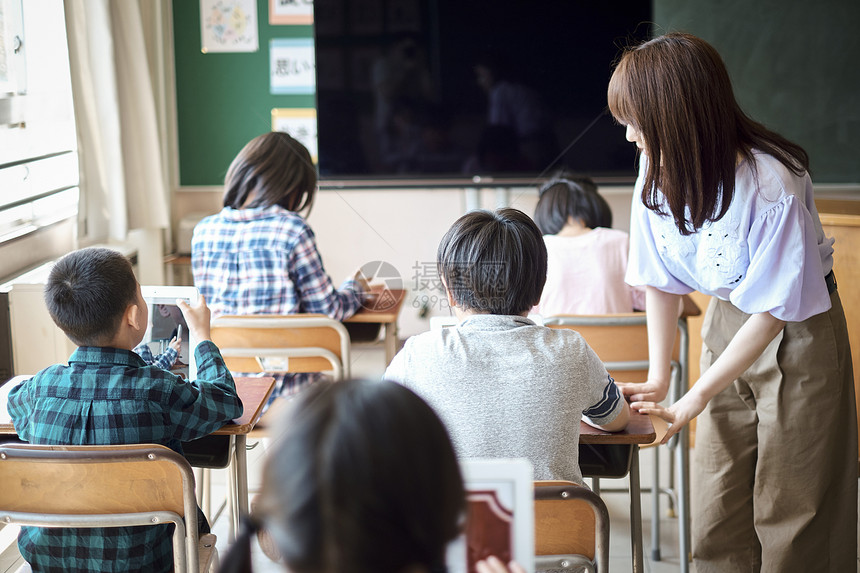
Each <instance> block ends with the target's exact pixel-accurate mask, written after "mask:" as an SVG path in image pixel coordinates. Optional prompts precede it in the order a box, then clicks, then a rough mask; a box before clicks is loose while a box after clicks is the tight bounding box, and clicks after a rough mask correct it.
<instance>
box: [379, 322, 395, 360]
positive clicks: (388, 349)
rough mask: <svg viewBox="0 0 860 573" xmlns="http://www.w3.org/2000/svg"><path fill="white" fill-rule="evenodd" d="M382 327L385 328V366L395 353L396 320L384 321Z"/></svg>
mask: <svg viewBox="0 0 860 573" xmlns="http://www.w3.org/2000/svg"><path fill="white" fill-rule="evenodd" d="M382 327H383V328H384V329H385V366H386V367H387V366H388V365H389V364H391V361H392V360H393V359H394V355H395V354H397V321H394V322H384V323H383V324H382Z"/></svg>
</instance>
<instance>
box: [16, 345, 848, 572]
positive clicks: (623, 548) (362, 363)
mask: <svg viewBox="0 0 860 573" xmlns="http://www.w3.org/2000/svg"><path fill="white" fill-rule="evenodd" d="M352 358H353V364H352V373H353V376H356V377H368V378H375V379H376V378H379V377H380V376H381V374H382V369H383V362H384V358H383V353H382V351H381V348H380V347H366V348H359V349H357V350H354V351H353V357H352ZM254 443H255V442H253V441H249V445H253V444H254ZM265 446H266V444H265V442H261V443H258V444H257V445H256V446H255V447H254V448H253V449H251V450H250V451H249V452H248V462H249V484H250V489H251V491H252V495H253V492H254V491H255V490H257V489H258V488H259V483H260V468H261V467H262V461H263V457H264V454H265ZM664 452H666V450H662V451H661V455H660V469H661V472H662V474H661V475H662V476H666V475H668V458H669V456H668V455H666V454H665V453H664ZM653 460H654V456H653V452H650V451H647V450H646V451H643V452H642V453H641V455H640V461H641V471H640V473H641V482H642V487H643V488H647V487H650V485H651V475H652V474H651V470H652V467H653V463H654V461H653ZM225 479H226V471H225V470H216V471H215V472H214V474H213V480H212V481H213V496H212V499H213V505H217V504H218V503H220V502H219V501H217V500H223V498H224V494H225ZM626 482H627V480H626V479H622V480H601V488H602V489H603V490H604V491H603V492H602V497H603V499H604V501H605V502H606V505H607V507H608V509H609V515H610V546H609V547H610V570H611V571H616V572H623V571H631V570H632V565H631V555H632V550H631V546H630V526H629V521H628V515H629V497H628V495H627V494H626V493H609V492H606V491H605V490H606V489H608V488H617V487H623V486H626ZM667 509H668V501H667V498H666V496H661V507H660V535H661V538H662V539H661V554H662V555H661V560H660V561H656V560H654V559H653V558H652V555H651V498H650V495H649V494H647V493H643V494H642V527H643V533H644V544H645V552H644V553H645V555H644V557H645V571H646V572H647V573H675V572H677V571H679V570H680V557H679V555H678V520H677V519H676V518H674V517H670V516H669V515H668V514H667ZM228 527H229V526H228V524H227V518H226V515H225V514H223V513H222V514H221V515H220V516H218V517H217V518H216V519H215V521H214V523H213V528H212V529H213V533H215V534H216V535H217V537H218V544H217V546H218V550H219V552H220V553H221V555H222V556H223V555H224V553H225V551H226V549H227V546H228V539H229V531H228ZM16 531H17V529H16V528H15V527H14V526H8V527H6V528H3V529H0V573H6V572H14V571H16V570H17V568H18V567H19V566H20V565H21V564H22V560H21V558H20V555H18V552H17V549H16V547H15V543H14V539H15V535H16ZM252 552H253V559H254V571H255V573H275V572H278V573H282V572H283V569H282V568H281V567H280V566H279V565H277V564H275V563H272V562H271V561H269V559H268V558H267V557H266V556H265V555H264V554H263V552H262V550H261V549H260V548H259V545H258V544H257V543H253V544H252ZM690 571H692V572H695V567H694V566H693V565H692V563H691V564H690ZM858 571H860V562H858Z"/></svg>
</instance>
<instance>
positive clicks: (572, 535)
mask: <svg viewBox="0 0 860 573" xmlns="http://www.w3.org/2000/svg"><path fill="white" fill-rule="evenodd" d="M595 565H596V566H597V571H600V573H604V572H605V571H608V567H609V512H608V510H607V509H606V504H604V503H603V500H602V499H600V496H598V495H597V494H596V493H594V492H593V491H591V490H590V489H588V488H587V487H583V486H581V485H577V484H575V483H573V482H569V481H536V482H535V569H556V568H570V567H575V566H585V567H586V568H588V569H589V570H591V571H594V566H595Z"/></svg>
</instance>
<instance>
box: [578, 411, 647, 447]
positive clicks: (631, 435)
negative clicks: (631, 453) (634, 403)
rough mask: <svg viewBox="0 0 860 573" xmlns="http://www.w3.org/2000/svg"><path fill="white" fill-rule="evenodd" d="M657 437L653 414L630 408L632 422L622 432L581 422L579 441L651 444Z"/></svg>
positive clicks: (588, 442)
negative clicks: (605, 429)
mask: <svg viewBox="0 0 860 573" xmlns="http://www.w3.org/2000/svg"><path fill="white" fill-rule="evenodd" d="M656 438H657V433H656V432H655V431H654V424H653V423H652V422H651V416H649V415H647V414H640V413H639V412H635V411H633V410H632V409H631V410H630V422H628V424H627V428H626V429H624V430H623V431H621V432H606V431H604V430H598V429H597V428H595V427H593V426H589V425H588V424H586V423H585V422H580V423H579V442H580V443H581V444H640V445H641V444H650V443H651V442H653V441H654V440H655V439H656Z"/></svg>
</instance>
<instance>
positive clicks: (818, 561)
mask: <svg viewBox="0 0 860 573" xmlns="http://www.w3.org/2000/svg"><path fill="white" fill-rule="evenodd" d="M831 302H832V303H833V308H831V310H829V311H828V312H824V313H821V314H819V315H816V316H813V317H811V318H809V319H807V320H805V321H803V322H794V323H788V324H787V325H786V327H785V329H784V330H783V332H782V333H781V334H780V335H778V336H777V338H776V339H775V340H774V341H773V342H772V343H771V344H770V345H769V346H768V347H767V349H766V350H765V351H764V353H763V354H762V356H761V357H760V358H759V359H758V360H757V361H756V362H755V363H754V364H753V365H752V366H751V367H750V369H749V370H747V371H746V372H745V373H744V374H743V376H742V377H741V378H739V379H738V380H736V381H735V382H734V383H733V384H732V385H731V386H729V387H728V388H726V389H725V390H724V391H723V392H721V393H720V394H718V395H717V396H715V397H714V398H713V399H712V400H711V401H710V403H709V404H708V407H707V408H706V409H705V411H704V412H703V413H702V414H701V415H700V416H699V418H698V420H699V421H698V425H697V429H696V447H695V456H694V457H695V459H694V472H695V476H694V482H693V484H694V486H693V490H694V491H693V508H692V509H693V523H692V533H693V557H694V559H695V565H696V572H697V573H710V572H715V571H719V572H733V573H734V572H745V571H750V572H758V571H766V572H773V573H777V572H779V573H783V572H791V571H803V572H805V573H806V572H810V571H832V572H847V571H850V572H854V571H856V570H857V477H858V476H857V457H858V451H857V418H856V413H855V404H854V384H853V372H852V368H851V353H850V348H849V345H848V332H847V330H846V325H845V315H844V313H843V311H842V303H841V302H840V300H839V294H838V292H834V293H833V294H832V295H831ZM747 318H749V315H747V314H744V313H742V312H741V311H739V310H738V309H737V308H736V307H735V306H734V305H732V304H731V303H729V302H725V301H721V300H718V299H713V300H712V301H711V304H710V306H709V307H708V311H707V314H706V316H705V321H704V326H703V328H702V338H703V349H702V369H703V370H704V369H706V368H707V367H708V366H710V365H711V364H712V363H713V361H714V360H716V359H717V357H719V355H720V353H722V352H723V350H725V348H726V346H727V345H728V343H729V341H730V340H731V339H732V337H733V336H734V334H735V333H736V332H737V330H738V329H739V328H740V327H741V325H742V324H743V323H744V321H746V319H747Z"/></svg>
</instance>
